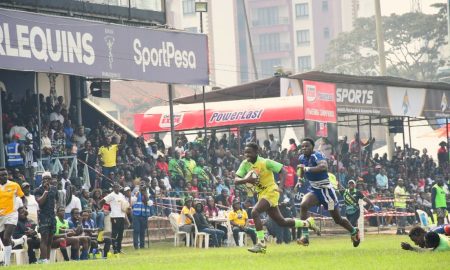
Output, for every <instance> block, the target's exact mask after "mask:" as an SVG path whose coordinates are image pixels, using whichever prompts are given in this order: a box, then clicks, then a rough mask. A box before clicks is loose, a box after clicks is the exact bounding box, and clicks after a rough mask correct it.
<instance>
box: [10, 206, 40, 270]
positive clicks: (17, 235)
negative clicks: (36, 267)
mask: <svg viewBox="0 0 450 270" xmlns="http://www.w3.org/2000/svg"><path fill="white" fill-rule="evenodd" d="M17 211H18V213H19V217H18V221H17V226H16V228H15V230H14V233H13V242H14V243H15V245H14V249H21V248H24V249H26V250H27V253H28V262H29V263H30V264H32V263H36V262H37V259H36V252H34V250H35V249H38V248H39V246H40V242H41V241H40V240H39V237H38V234H37V231H36V227H37V224H36V222H35V221H34V220H32V219H29V218H28V211H27V209H26V208H25V207H20V208H19V209H18V210H17ZM19 239H20V240H22V242H21V243H20V242H18V241H17V240H19ZM24 241H26V244H25V243H24Z"/></svg>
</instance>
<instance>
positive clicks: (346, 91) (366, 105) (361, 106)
mask: <svg viewBox="0 0 450 270" xmlns="http://www.w3.org/2000/svg"><path fill="white" fill-rule="evenodd" d="M386 100H387V94H386V87H385V86H381V85H370V84H367V85H360V84H344V83H337V84H336V103H337V111H338V113H348V114H365V115H380V114H381V115H389V114H390V110H389V104H388V103H387V102H386Z"/></svg>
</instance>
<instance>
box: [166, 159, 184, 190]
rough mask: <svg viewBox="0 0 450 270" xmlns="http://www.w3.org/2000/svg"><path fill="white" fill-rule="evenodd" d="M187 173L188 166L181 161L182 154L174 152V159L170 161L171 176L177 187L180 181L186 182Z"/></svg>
mask: <svg viewBox="0 0 450 270" xmlns="http://www.w3.org/2000/svg"><path fill="white" fill-rule="evenodd" d="M185 172H186V165H185V163H184V161H183V160H181V159H180V153H179V152H177V151H174V152H173V157H172V158H171V159H170V160H169V174H170V177H171V179H172V181H173V182H174V183H175V185H178V184H179V182H180V180H184V177H185Z"/></svg>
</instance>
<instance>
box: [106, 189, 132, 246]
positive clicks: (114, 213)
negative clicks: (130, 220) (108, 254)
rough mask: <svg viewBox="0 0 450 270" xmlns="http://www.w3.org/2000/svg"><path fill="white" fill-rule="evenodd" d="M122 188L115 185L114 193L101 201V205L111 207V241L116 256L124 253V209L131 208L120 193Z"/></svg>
mask: <svg viewBox="0 0 450 270" xmlns="http://www.w3.org/2000/svg"><path fill="white" fill-rule="evenodd" d="M120 188H121V187H120V185H119V184H118V183H114V185H113V192H111V193H109V194H108V195H106V197H105V198H103V199H102V200H101V201H100V205H103V204H105V203H107V204H109V206H110V207H111V213H110V216H111V225H112V231H111V239H112V244H113V250H114V254H117V253H121V251H122V238H123V231H124V228H125V215H126V214H125V211H124V209H127V208H128V206H129V205H127V204H128V203H127V199H126V198H125V196H124V195H123V194H122V193H120Z"/></svg>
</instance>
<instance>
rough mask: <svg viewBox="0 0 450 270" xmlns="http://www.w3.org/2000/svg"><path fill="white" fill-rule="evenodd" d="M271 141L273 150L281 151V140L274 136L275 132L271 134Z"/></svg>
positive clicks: (271, 149)
mask: <svg viewBox="0 0 450 270" xmlns="http://www.w3.org/2000/svg"><path fill="white" fill-rule="evenodd" d="M269 143H270V151H271V152H275V153H276V152H280V146H281V145H280V142H279V141H278V139H277V138H275V137H274V136H273V134H269Z"/></svg>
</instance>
